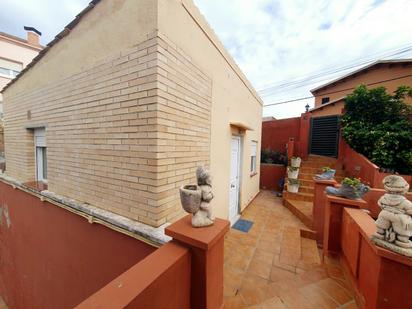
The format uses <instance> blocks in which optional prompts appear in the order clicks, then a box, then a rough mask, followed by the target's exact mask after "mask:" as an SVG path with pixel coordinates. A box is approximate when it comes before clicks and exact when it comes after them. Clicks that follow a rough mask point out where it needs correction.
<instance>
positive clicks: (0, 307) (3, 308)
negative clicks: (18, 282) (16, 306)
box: [0, 296, 9, 309]
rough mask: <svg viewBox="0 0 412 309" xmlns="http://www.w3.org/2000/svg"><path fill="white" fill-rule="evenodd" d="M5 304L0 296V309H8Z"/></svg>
mask: <svg viewBox="0 0 412 309" xmlns="http://www.w3.org/2000/svg"><path fill="white" fill-rule="evenodd" d="M8 308H9V307H7V305H6V303H5V302H4V300H3V298H1V296H0V309H8Z"/></svg>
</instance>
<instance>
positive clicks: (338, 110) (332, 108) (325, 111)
mask: <svg viewBox="0 0 412 309" xmlns="http://www.w3.org/2000/svg"><path fill="white" fill-rule="evenodd" d="M344 105H345V104H344V101H343V99H342V100H339V101H337V102H336V103H332V104H329V105H325V106H322V105H321V106H320V108H318V109H316V110H314V111H311V112H310V113H311V114H312V117H322V116H330V115H340V114H342V109H343V108H344Z"/></svg>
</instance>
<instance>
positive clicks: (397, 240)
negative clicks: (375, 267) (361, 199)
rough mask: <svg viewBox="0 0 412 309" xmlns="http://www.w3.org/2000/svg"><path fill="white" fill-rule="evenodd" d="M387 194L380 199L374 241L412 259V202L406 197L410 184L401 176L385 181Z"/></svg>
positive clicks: (391, 177) (387, 177)
mask: <svg viewBox="0 0 412 309" xmlns="http://www.w3.org/2000/svg"><path fill="white" fill-rule="evenodd" d="M383 185H384V188H385V191H386V193H385V194H384V195H383V196H382V197H381V198H380V199H379V201H378V205H379V206H380V207H381V208H382V211H381V212H380V213H379V216H378V220H376V227H377V232H376V233H375V234H374V235H373V236H372V241H373V242H374V243H375V244H377V245H378V246H381V247H384V248H386V249H389V250H391V251H394V252H396V253H399V254H402V255H406V256H409V257H412V241H411V238H412V202H410V201H409V200H407V199H406V197H405V196H404V195H405V194H406V193H407V192H408V190H409V184H408V183H407V182H406V181H405V179H403V178H402V177H400V176H396V175H390V176H386V177H385V178H384V179H383Z"/></svg>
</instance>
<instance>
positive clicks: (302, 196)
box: [283, 188, 313, 202]
mask: <svg viewBox="0 0 412 309" xmlns="http://www.w3.org/2000/svg"><path fill="white" fill-rule="evenodd" d="M283 197H284V198H288V199H291V200H298V201H306V202H313V193H304V192H300V188H299V192H298V193H292V192H288V191H287V190H285V191H283Z"/></svg>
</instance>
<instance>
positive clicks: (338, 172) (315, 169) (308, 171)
mask: <svg viewBox="0 0 412 309" xmlns="http://www.w3.org/2000/svg"><path fill="white" fill-rule="evenodd" d="M322 167H323V166H321V167H304V166H302V167H301V168H300V169H299V173H303V174H313V176H315V175H316V174H322V173H323V172H322ZM335 175H336V176H343V175H344V171H343V170H341V169H337V170H336V173H335Z"/></svg>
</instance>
